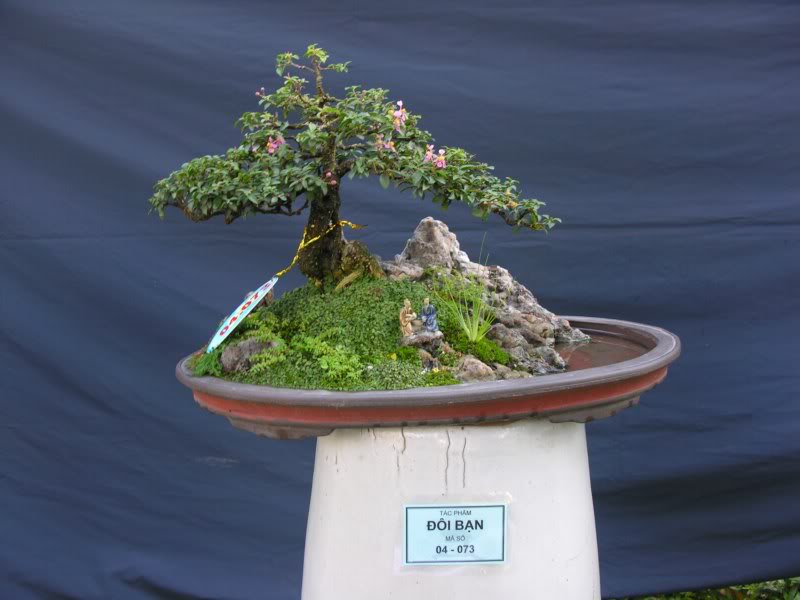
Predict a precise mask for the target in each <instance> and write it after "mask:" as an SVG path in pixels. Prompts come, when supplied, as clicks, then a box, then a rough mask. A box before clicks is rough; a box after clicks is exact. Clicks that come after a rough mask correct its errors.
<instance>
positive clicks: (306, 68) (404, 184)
mask: <svg viewBox="0 0 800 600" xmlns="http://www.w3.org/2000/svg"><path fill="white" fill-rule="evenodd" d="M304 58H305V60H304V61H302V62H301V59H300V57H299V56H298V55H296V54H292V53H291V52H285V53H283V54H279V55H278V57H277V68H276V70H277V73H278V75H280V76H282V77H283V85H282V86H281V87H279V88H278V89H277V90H275V91H274V92H273V93H266V92H265V90H264V88H261V89H260V90H258V91H257V92H256V96H257V97H258V103H259V105H260V107H261V110H259V111H256V112H247V113H245V114H243V115H242V116H241V118H240V119H239V120H238V124H239V125H240V126H241V128H242V130H243V132H244V139H243V141H242V143H241V144H240V145H239V146H237V147H236V148H231V149H229V150H228V151H227V152H226V153H225V154H224V155H220V156H203V157H200V158H195V159H194V160H191V161H189V162H188V163H186V164H184V165H183V166H182V167H181V168H180V169H178V170H177V171H175V172H173V173H172V174H171V175H169V176H168V177H166V178H165V179H162V180H161V181H159V182H158V183H157V184H156V186H155V193H154V195H153V196H152V198H150V204H151V206H152V208H153V209H154V210H156V211H157V212H158V213H159V215H160V216H162V217H163V215H164V209H165V208H166V207H167V206H176V207H178V208H179V209H181V210H182V211H183V213H184V214H185V215H186V216H187V217H189V218H190V219H192V220H194V221H203V220H206V219H210V218H212V217H216V216H221V217H223V218H224V219H225V222H226V223H231V222H232V221H234V220H235V219H238V218H240V217H246V216H248V215H251V214H258V213H263V214H274V215H287V216H293V215H300V214H302V213H303V212H305V211H306V210H307V211H308V224H307V226H306V231H305V239H306V240H310V239H313V238H318V239H316V240H315V242H314V243H313V244H309V245H307V246H305V247H303V246H301V249H300V252H299V256H298V264H299V266H300V269H301V271H302V272H303V273H304V274H305V275H306V276H307V277H308V278H309V279H310V280H311V281H313V282H315V283H320V282H323V281H339V280H341V279H342V278H344V277H346V276H347V275H348V272H347V271H348V269H347V264H346V263H345V262H343V257H345V255H346V253H347V250H348V242H347V241H346V240H345V239H344V236H343V234H342V227H341V223H340V215H339V213H340V209H341V199H340V188H341V185H342V180H343V178H344V177H345V176H348V177H350V178H352V177H367V176H370V175H376V176H378V177H379V180H380V183H381V185H383V187H388V186H389V185H392V184H393V185H395V186H396V187H398V188H399V189H401V190H404V191H410V192H411V193H412V194H414V195H416V196H419V197H424V196H426V195H430V196H431V197H432V199H433V201H434V202H436V203H438V204H440V205H441V206H442V207H447V206H448V205H449V204H450V203H451V202H453V201H460V202H464V203H466V204H468V205H470V206H471V207H472V208H473V211H474V213H475V214H476V215H477V216H479V217H481V218H486V217H488V215H490V214H496V215H499V216H500V217H501V218H502V219H503V220H504V221H505V222H506V223H508V224H509V225H512V226H514V227H525V228H529V229H534V230H548V229H550V228H551V227H553V226H554V225H555V224H556V223H557V222H559V219H556V218H553V217H550V216H548V215H544V214H540V213H539V209H540V208H541V207H542V206H543V204H544V203H543V202H540V201H539V200H533V199H523V198H520V196H519V192H518V190H517V183H518V182H517V181H515V180H513V179H508V178H507V179H500V178H498V177H495V176H494V175H492V174H491V171H492V169H493V167H491V166H489V165H487V164H485V163H482V162H478V161H476V160H475V158H474V157H473V155H471V154H469V153H468V152H467V151H466V150H463V149H461V148H453V147H443V148H438V149H437V148H436V147H435V146H434V145H433V138H432V137H431V135H430V134H429V133H428V132H427V131H424V130H422V129H420V128H419V127H418V126H417V124H418V122H419V120H420V117H419V116H418V115H415V114H413V113H411V112H409V110H408V109H407V108H406V107H405V106H404V104H403V102H402V101H396V102H393V101H390V100H388V99H387V95H388V91H387V90H384V89H380V88H372V89H365V88H362V87H361V86H351V87H347V88H345V93H344V96H343V97H341V98H338V97H336V96H333V95H332V94H330V93H329V92H328V91H327V90H326V89H325V87H324V86H323V76H324V75H325V73H326V72H328V71H332V72H336V73H344V72H347V70H348V65H349V63H333V64H330V63H328V54H327V52H325V51H324V50H323V49H322V48H319V47H317V46H316V45H311V46H309V47H308V48H307V50H306V52H305V55H304Z"/></svg>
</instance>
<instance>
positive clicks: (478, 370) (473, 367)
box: [455, 354, 495, 383]
mask: <svg viewBox="0 0 800 600" xmlns="http://www.w3.org/2000/svg"><path fill="white" fill-rule="evenodd" d="M455 375H456V378H457V379H458V380H459V381H463V382H464V383H471V382H475V381H492V380H493V379H495V374H494V371H493V370H492V367H490V366H489V365H487V364H486V363H483V362H481V361H479V360H478V359H477V358H475V357H474V356H470V355H469V354H467V355H466V356H464V357H463V358H462V359H461V360H460V361H459V363H458V366H457V367H456V373H455Z"/></svg>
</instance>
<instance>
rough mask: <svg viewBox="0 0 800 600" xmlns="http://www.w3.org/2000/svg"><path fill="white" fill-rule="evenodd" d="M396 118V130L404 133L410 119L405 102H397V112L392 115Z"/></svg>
mask: <svg viewBox="0 0 800 600" xmlns="http://www.w3.org/2000/svg"><path fill="white" fill-rule="evenodd" d="M392 116H393V117H394V128H395V129H396V130H397V131H402V129H403V127H405V125H406V119H407V118H408V111H407V110H406V109H405V108H403V101H402V100H398V101H397V110H396V111H394V112H393V113H392Z"/></svg>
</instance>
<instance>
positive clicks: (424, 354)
mask: <svg viewBox="0 0 800 600" xmlns="http://www.w3.org/2000/svg"><path fill="white" fill-rule="evenodd" d="M417 354H419V358H420V360H421V361H422V366H423V367H424V368H425V369H426V370H428V371H430V370H432V369H438V368H439V361H438V360H437V359H436V358H434V356H433V355H432V354H431V353H430V352H428V351H427V350H423V349H422V348H419V349H417Z"/></svg>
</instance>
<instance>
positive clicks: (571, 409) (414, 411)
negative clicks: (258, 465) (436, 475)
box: [176, 317, 680, 439]
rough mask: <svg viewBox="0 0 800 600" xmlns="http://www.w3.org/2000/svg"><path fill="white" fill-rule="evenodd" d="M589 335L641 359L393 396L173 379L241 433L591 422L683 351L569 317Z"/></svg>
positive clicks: (654, 332)
mask: <svg viewBox="0 0 800 600" xmlns="http://www.w3.org/2000/svg"><path fill="white" fill-rule="evenodd" d="M566 318H567V319H568V320H569V321H570V323H571V324H572V325H573V326H575V327H578V328H580V329H582V330H583V331H585V332H586V333H588V334H589V335H592V334H595V335H602V336H603V337H606V338H619V339H621V341H624V342H625V343H627V344H628V345H630V346H632V347H640V348H641V355H639V356H636V357H635V358H631V359H628V360H623V361H621V362H616V363H613V364H609V365H606V366H598V367H590V368H584V369H582V370H577V371H569V370H568V371H567V372H564V373H557V374H553V375H541V376H538V377H531V378H525V379H513V380H504V381H490V382H481V383H464V384H459V385H448V386H439V387H427V388H412V389H406V390H393V391H368V392H335V391H326V390H299V389H289V388H273V387H267V386H259V385H249V384H243V383H234V382H231V381H225V380H223V379H218V378H215V377H194V376H193V375H192V374H191V372H190V371H189V369H188V368H187V366H186V361H187V360H188V359H189V358H190V357H186V358H184V359H183V360H181V361H180V362H179V363H178V366H177V368H176V375H177V377H178V379H179V380H180V382H181V383H183V384H184V385H186V386H187V387H189V388H191V389H192V391H193V393H194V398H195V400H196V401H197V402H198V403H199V404H200V405H201V406H203V407H204V408H206V409H208V410H209V411H211V412H213V413H216V414H218V415H222V416H224V417H227V418H228V419H229V420H230V422H231V423H232V424H233V425H234V426H235V427H239V428H241V429H246V430H248V431H252V432H254V433H258V434H260V435H266V436H269V437H272V438H278V439H299V438H304V437H311V436H320V435H327V434H329V433H330V432H331V431H333V430H334V429H337V428H341V427H397V426H414V425H443V424H477V423H492V422H502V421H513V420H518V419H524V418H530V417H537V418H547V419H549V420H550V421H552V422H564V421H575V422H582V423H583V422H586V421H591V420H593V419H600V418H604V417H609V416H611V415H614V414H616V413H617V412H619V411H620V410H622V409H624V408H627V407H629V406H632V405H634V404H637V403H638V401H639V396H640V395H641V394H642V393H643V392H646V391H647V390H649V389H650V388H652V387H653V386H655V385H657V384H658V383H660V382H661V381H662V380H663V379H664V377H666V375H667V367H668V366H669V365H670V363H672V362H673V361H674V360H675V359H676V358H678V355H679V354H680V340H679V339H678V337H677V336H676V335H674V334H672V333H670V332H669V331H666V330H664V329H661V328H658V327H652V326H650V325H642V324H640V323H631V322H628V321H617V320H613V319H596V318H590V317H566Z"/></svg>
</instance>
